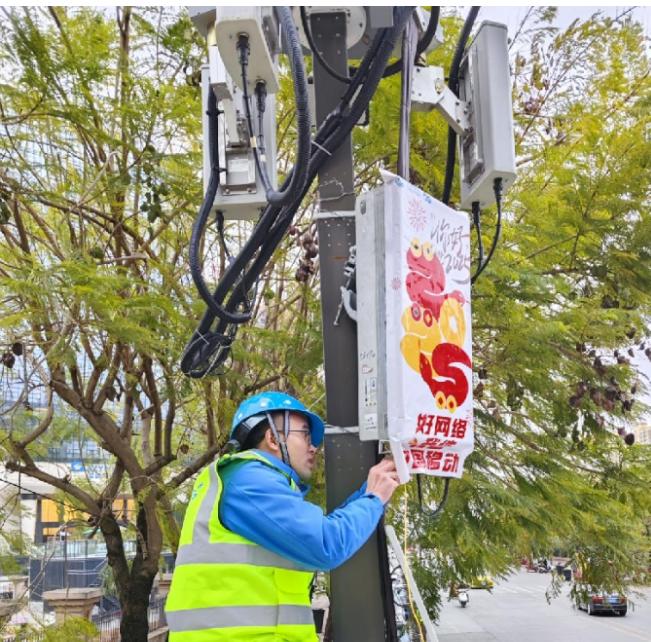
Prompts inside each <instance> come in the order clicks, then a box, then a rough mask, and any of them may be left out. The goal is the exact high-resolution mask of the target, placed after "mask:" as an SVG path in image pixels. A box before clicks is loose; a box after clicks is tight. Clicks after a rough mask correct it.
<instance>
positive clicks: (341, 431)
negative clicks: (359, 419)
mask: <svg viewBox="0 0 651 642" xmlns="http://www.w3.org/2000/svg"><path fill="white" fill-rule="evenodd" d="M325 434H326V435H358V434H359V426H331V425H330V424H326V427H325Z"/></svg>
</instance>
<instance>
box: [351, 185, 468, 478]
mask: <svg viewBox="0 0 651 642" xmlns="http://www.w3.org/2000/svg"><path fill="white" fill-rule="evenodd" d="M388 177H389V178H388V180H387V181H386V182H385V185H384V186H382V187H379V188H376V189H374V190H371V191H370V192H368V193H366V194H363V195H362V196H361V197H360V198H359V199H358V204H357V212H356V238H357V274H356V281H357V341H358V358H359V359H358V361H359V366H358V367H359V434H360V439H362V440H373V439H381V440H386V441H389V443H390V445H391V448H392V451H393V454H394V458H396V463H397V464H398V468H399V471H400V470H401V467H402V472H403V474H402V475H401V476H402V477H403V478H404V477H405V476H406V477H407V478H408V474H409V473H414V472H418V473H426V474H432V475H439V476H450V477H460V476H461V474H462V470H463V462H464V459H465V457H466V456H467V455H468V454H469V453H470V452H471V451H472V448H473V420H472V387H471V384H472V361H471V350H472V337H471V331H470V321H471V319H470V267H471V266H470V238H469V237H470V225H469V221H468V216H467V214H466V213H465V212H458V211H455V210H452V209H451V208H449V207H447V206H446V205H443V203H441V202H440V201H437V200H436V199H434V198H432V197H431V196H429V195H427V194H426V193H425V192H423V191H422V190H420V189H418V188H417V187H415V186H413V185H411V184H409V183H407V182H406V181H404V180H402V179H401V178H398V177H396V176H393V175H390V174H389V175H388Z"/></svg>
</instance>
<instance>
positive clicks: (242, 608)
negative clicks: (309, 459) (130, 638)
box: [166, 451, 317, 642]
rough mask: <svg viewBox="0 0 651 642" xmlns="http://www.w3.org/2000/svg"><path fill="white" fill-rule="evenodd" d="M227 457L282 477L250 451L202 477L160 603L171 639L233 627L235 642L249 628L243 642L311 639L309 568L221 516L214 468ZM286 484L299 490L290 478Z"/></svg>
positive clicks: (211, 635) (213, 635)
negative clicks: (251, 641)
mask: <svg viewBox="0 0 651 642" xmlns="http://www.w3.org/2000/svg"><path fill="white" fill-rule="evenodd" d="M227 459H240V460H256V461H260V462H261V463H263V464H265V465H267V466H270V467H272V468H274V469H275V470H277V471H278V472H279V473H281V474H283V475H284V476H286V477H287V475H286V473H285V472H284V471H282V470H280V469H278V468H276V467H275V466H273V465H272V464H271V463H270V462H269V461H267V460H266V459H265V458H264V457H262V455H259V454H258V453H256V452H254V451H246V452H244V453H238V454H236V455H233V456H230V457H228V458H224V459H222V460H220V462H217V463H216V464H215V463H213V464H211V465H210V466H208V467H207V468H206V469H204V470H203V471H202V472H201V473H200V475H199V477H198V478H197V481H196V482H195V486H194V488H193V492H192V498H191V500H190V503H189V504H188V508H187V511H186V517H185V520H184V523H183V529H182V532H181V539H180V544H181V545H180V547H179V551H178V555H177V559H176V567H175V570H174V575H173V577H172V585H171V587H170V593H169V595H168V599H167V603H166V613H167V621H168V624H169V627H170V637H169V640H170V642H175V641H177V640H178V641H179V642H181V641H183V642H185V641H186V640H190V639H193V638H192V637H190V638H188V637H187V636H188V635H190V636H192V635H196V636H197V639H200V640H201V641H202V642H203V641H204V640H205V641H208V640H213V639H214V640H219V641H221V640H225V639H231V638H230V637H229V633H228V632H229V631H232V633H233V634H235V633H236V630H237V635H236V637H237V639H240V637H242V639H244V632H245V631H249V632H250V634H247V635H246V639H247V640H248V639H254V638H257V637H258V635H259V639H267V638H268V637H269V639H271V637H273V636H275V635H278V637H277V638H276V637H273V639H282V640H288V641H291V642H316V640H317V636H316V633H315V628H314V621H313V618H312V609H311V605H310V598H309V585H310V582H311V579H312V575H313V573H312V571H307V570H305V569H302V568H301V567H299V566H298V565H296V564H295V563H294V562H292V561H291V560H288V559H286V558H284V557H281V556H280V555H277V554H276V553H274V552H272V551H270V550H267V549H265V548H263V547H261V546H258V545H257V544H255V543H254V542H251V541H249V540H247V539H246V538H244V537H242V536H241V535H238V534H236V533H233V532H232V531H229V530H228V529H227V528H226V527H225V526H224V525H223V524H222V523H221V521H220V519H219V500H220V497H221V492H222V483H221V479H220V477H219V473H218V466H219V465H220V464H223V463H224V462H225V461H226V460H227ZM288 482H289V484H290V486H291V487H292V488H293V489H296V488H297V487H296V484H295V483H294V482H293V480H292V479H291V478H289V477H288ZM192 632H194V634H193V633H192ZM249 635H250V636H251V637H249ZM270 636H271V637H270ZM232 639H235V638H232Z"/></svg>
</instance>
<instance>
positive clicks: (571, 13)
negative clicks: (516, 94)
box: [460, 3, 651, 37]
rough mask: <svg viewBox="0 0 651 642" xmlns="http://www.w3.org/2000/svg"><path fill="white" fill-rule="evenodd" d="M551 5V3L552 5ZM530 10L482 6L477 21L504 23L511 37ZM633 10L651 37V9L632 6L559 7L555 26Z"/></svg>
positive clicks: (523, 7)
mask: <svg viewBox="0 0 651 642" xmlns="http://www.w3.org/2000/svg"><path fill="white" fill-rule="evenodd" d="M550 4H551V3H550ZM469 8H470V7H462V8H460V9H461V12H462V15H464V16H465V14H466V13H467V12H468V9H469ZM528 9H529V7H528V6H511V7H499V6H495V7H493V6H482V8H481V10H480V12H479V17H478V18H477V20H478V21H479V22H481V21H482V20H494V21H495V22H502V23H504V24H505V25H506V26H507V27H508V28H509V35H511V36H512V35H513V34H514V33H515V31H516V30H517V28H518V25H519V24H520V22H521V21H522V19H523V18H524V16H525V15H526V13H527V10H528ZM629 10H631V15H632V16H633V17H634V19H635V20H637V21H638V22H641V23H642V24H643V25H644V28H645V33H646V35H647V36H649V37H651V7H632V6H631V5H621V6H609V7H589V6H583V7H565V6H563V7H560V6H559V7H558V13H557V14H556V21H555V24H556V26H558V27H559V28H560V29H564V28H566V27H567V26H569V25H570V23H571V22H572V21H573V20H575V19H576V18H580V19H581V20H587V19H588V18H590V16H592V15H593V14H594V13H596V12H598V11H599V12H602V13H603V14H604V15H606V16H610V17H611V18H617V17H618V16H620V15H621V14H622V13H624V12H626V11H629Z"/></svg>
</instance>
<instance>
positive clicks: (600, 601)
mask: <svg viewBox="0 0 651 642" xmlns="http://www.w3.org/2000/svg"><path fill="white" fill-rule="evenodd" d="M579 608H580V609H582V610H584V611H587V612H588V615H595V614H597V613H615V614H616V615H621V616H624V615H626V611H627V610H628V601H627V599H626V596H625V595H620V594H619V593H607V592H605V591H593V590H591V589H588V591H587V593H586V601H584V602H579Z"/></svg>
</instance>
